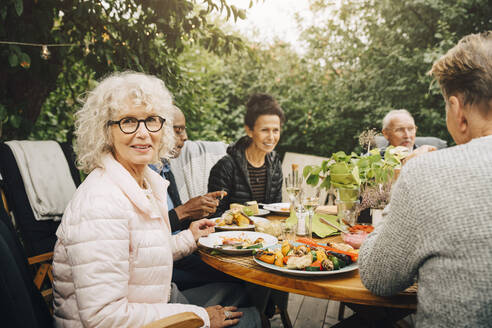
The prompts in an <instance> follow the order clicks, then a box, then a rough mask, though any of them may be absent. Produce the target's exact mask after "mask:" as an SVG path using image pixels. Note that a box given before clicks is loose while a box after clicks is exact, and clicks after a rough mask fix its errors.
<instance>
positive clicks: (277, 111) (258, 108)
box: [244, 93, 285, 130]
mask: <svg viewBox="0 0 492 328" xmlns="http://www.w3.org/2000/svg"><path fill="white" fill-rule="evenodd" d="M261 115H277V116H278V117H279V118H280V124H282V123H284V121H285V115H284V111H283V110H282V108H280V105H279V104H278V103H277V101H276V100H275V98H273V97H272V96H270V95H269V94H266V93H255V94H252V95H251V96H250V97H249V99H248V103H247V104H246V115H245V116H244V124H245V125H246V126H247V127H249V128H250V129H251V130H253V128H254V126H255V122H256V120H257V119H258V117H260V116H261Z"/></svg>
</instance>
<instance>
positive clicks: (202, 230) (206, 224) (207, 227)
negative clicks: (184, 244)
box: [189, 219, 215, 241]
mask: <svg viewBox="0 0 492 328" xmlns="http://www.w3.org/2000/svg"><path fill="white" fill-rule="evenodd" d="M189 229H190V231H191V233H192V234H193V238H195V241H197V240H198V239H199V238H200V237H204V236H208V235H209V234H211V233H212V232H214V231H215V223H214V222H213V221H211V220H209V219H201V220H198V221H195V222H191V223H190V228H189Z"/></svg>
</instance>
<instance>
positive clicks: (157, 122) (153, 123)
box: [108, 116, 166, 134]
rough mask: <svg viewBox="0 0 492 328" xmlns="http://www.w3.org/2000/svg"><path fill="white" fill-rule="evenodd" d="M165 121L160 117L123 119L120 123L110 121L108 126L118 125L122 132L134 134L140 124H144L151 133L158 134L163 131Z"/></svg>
mask: <svg viewBox="0 0 492 328" xmlns="http://www.w3.org/2000/svg"><path fill="white" fill-rule="evenodd" d="M165 121H166V119H165V118H162V117H160V116H149V117H147V118H146V119H145V120H138V119H136V118H135V117H123V118H122V119H121V120H119V121H108V126H109V125H113V124H118V126H119V127H120V130H121V132H123V133H126V134H132V133H134V132H135V131H137V130H138V128H139V127H140V123H141V122H143V123H144V125H145V128H146V129H147V130H148V131H149V132H157V131H159V130H160V129H162V125H163V124H164V122H165Z"/></svg>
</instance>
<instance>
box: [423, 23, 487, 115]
mask: <svg viewBox="0 0 492 328" xmlns="http://www.w3.org/2000/svg"><path fill="white" fill-rule="evenodd" d="M429 74H431V75H433V76H434V77H435V79H436V80H437V82H438V83H439V85H440V86H441V90H442V93H443V95H444V97H445V98H446V99H447V98H449V97H450V96H453V95H456V94H460V95H462V96H463V102H464V105H468V104H470V105H473V104H475V105H480V104H484V105H485V106H482V107H483V108H484V109H483V110H484V112H483V114H486V115H487V114H488V111H490V109H489V106H488V105H487V103H488V102H489V101H490V100H492V31H487V32H483V33H478V34H470V35H467V36H465V37H463V38H462V39H461V40H460V41H459V42H458V44H457V45H455V46H454V47H453V48H451V49H450V50H449V51H448V52H447V53H446V54H445V55H444V56H442V57H441V58H440V59H438V60H437V61H436V62H435V63H434V65H432V69H431V70H430V72H429Z"/></svg>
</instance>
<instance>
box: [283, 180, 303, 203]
mask: <svg viewBox="0 0 492 328" xmlns="http://www.w3.org/2000/svg"><path fill="white" fill-rule="evenodd" d="M301 185H302V176H299V172H298V171H293V172H292V173H289V174H288V175H287V177H285V189H286V191H287V194H288V195H289V201H290V206H291V210H292V208H293V209H294V211H295V209H296V206H297V200H298V197H299V194H300V192H301Z"/></svg>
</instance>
